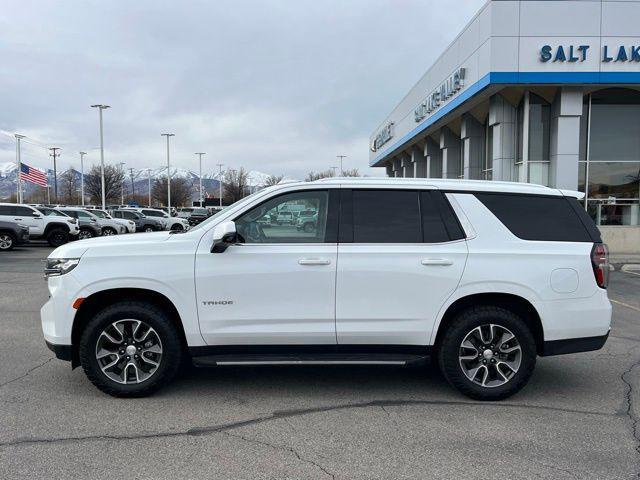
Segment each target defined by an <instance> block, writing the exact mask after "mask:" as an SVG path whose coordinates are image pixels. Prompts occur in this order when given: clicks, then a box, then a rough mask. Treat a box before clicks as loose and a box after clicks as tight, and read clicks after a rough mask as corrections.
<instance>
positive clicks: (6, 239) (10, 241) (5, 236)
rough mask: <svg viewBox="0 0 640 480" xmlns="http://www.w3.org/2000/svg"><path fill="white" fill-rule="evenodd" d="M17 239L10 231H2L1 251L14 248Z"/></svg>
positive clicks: (0, 236)
mask: <svg viewBox="0 0 640 480" xmlns="http://www.w3.org/2000/svg"><path fill="white" fill-rule="evenodd" d="M15 244H16V241H15V238H13V235H11V234H10V233H5V232H0V251H6V250H12V249H13V247H14V246H15Z"/></svg>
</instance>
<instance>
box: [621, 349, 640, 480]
mask: <svg viewBox="0 0 640 480" xmlns="http://www.w3.org/2000/svg"><path fill="white" fill-rule="evenodd" d="M638 365H640V360H638V361H636V362H635V363H633V364H631V366H630V367H629V368H627V369H626V370H625V371H624V372H622V374H621V375H620V380H622V382H623V383H624V384H625V386H626V389H625V390H626V391H625V393H624V399H625V402H626V404H627V408H626V410H625V412H624V413H625V415H626V416H627V417H629V420H630V421H631V434H632V435H633V439H634V441H635V442H636V452H638V453H640V436H638V422H639V419H638V417H637V415H636V414H635V413H634V408H633V384H632V383H631V380H630V379H629V380H628V379H627V377H628V376H629V375H631V372H632V370H633V369H634V368H635V367H637V366H638ZM638 477H640V473H639V474H638Z"/></svg>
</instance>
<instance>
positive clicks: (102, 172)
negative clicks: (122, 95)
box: [91, 104, 111, 210]
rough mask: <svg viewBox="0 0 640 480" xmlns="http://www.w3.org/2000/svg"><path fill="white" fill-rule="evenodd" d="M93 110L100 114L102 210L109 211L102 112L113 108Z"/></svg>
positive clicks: (98, 106)
mask: <svg viewBox="0 0 640 480" xmlns="http://www.w3.org/2000/svg"><path fill="white" fill-rule="evenodd" d="M91 108H97V109H98V112H99V114H100V177H101V179H100V181H101V185H102V209H103V210H106V209H107V203H106V199H105V194H104V137H103V135H102V111H103V110H106V109H107V108H111V107H110V106H109V105H100V104H96V105H91Z"/></svg>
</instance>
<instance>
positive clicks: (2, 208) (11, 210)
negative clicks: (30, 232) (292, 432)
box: [0, 205, 16, 223]
mask: <svg viewBox="0 0 640 480" xmlns="http://www.w3.org/2000/svg"><path fill="white" fill-rule="evenodd" d="M15 217H16V206H15V205H0V221H1V222H11V223H16V221H15V220H14V218H15Z"/></svg>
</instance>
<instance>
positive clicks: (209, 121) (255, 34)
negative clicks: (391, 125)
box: [0, 0, 482, 178]
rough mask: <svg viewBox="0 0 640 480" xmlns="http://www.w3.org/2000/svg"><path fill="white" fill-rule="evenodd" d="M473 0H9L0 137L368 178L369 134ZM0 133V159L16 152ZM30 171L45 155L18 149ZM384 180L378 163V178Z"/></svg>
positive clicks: (71, 159)
mask: <svg viewBox="0 0 640 480" xmlns="http://www.w3.org/2000/svg"><path fill="white" fill-rule="evenodd" d="M481 4H482V0H468V1H461V0H456V1H453V0H442V1H439V2H423V1H419V0H415V1H409V0H403V1H401V0H396V1H393V0H388V1H381V0H376V1H364V0H363V1H349V2H344V1H342V2H338V1H325V2H312V1H307V0H303V1H293V0H290V1H262V2H258V1H246V2H237V1H234V2H232V1H216V2H208V1H185V2H170V3H165V2H158V1H151V0H146V1H136V2H125V1H110V2H104V1H91V2H82V3H77V2H57V1H38V2H28V1H24V0H10V1H8V2H5V8H4V16H3V17H2V18H0V41H1V42H2V44H3V62H2V65H0V100H1V103H0V104H1V105H2V109H1V110H0V128H1V129H4V130H6V131H8V132H19V133H23V134H26V135H28V136H29V137H30V138H33V139H34V140H36V141H38V142H40V143H42V144H45V145H55V146H58V147H61V148H62V157H61V159H60V162H61V165H63V166H65V167H66V166H70V165H77V163H78V161H79V160H78V154H77V152H78V151H80V150H84V151H87V152H89V155H88V158H87V160H88V161H89V162H92V161H94V160H95V161H97V160H98V153H97V150H96V148H97V147H98V118H97V112H96V111H95V110H94V109H91V108H89V106H90V105H91V104H93V103H96V102H98V103H101V102H104V103H108V104H109V105H111V106H112V108H111V109H110V110H107V111H106V112H105V113H104V120H105V145H106V149H107V150H106V158H107V161H108V162H113V163H116V162H120V161H123V162H126V163H127V166H132V167H136V168H145V167H154V166H158V165H160V164H162V163H164V161H165V153H164V152H165V150H164V149H165V146H164V143H163V141H164V139H163V138H162V137H160V133H162V132H166V131H171V132H172V133H175V134H176V136H175V137H174V138H173V139H172V142H173V147H172V150H173V153H172V155H173V158H175V160H174V162H175V164H176V166H181V167H184V168H191V169H195V167H196V165H197V160H196V156H195V155H193V152H196V151H205V152H207V154H208V155H207V157H205V158H206V160H207V163H206V165H207V168H210V169H211V170H214V169H215V168H216V167H215V163H224V164H226V165H229V166H233V167H240V166H244V167H245V168H248V169H255V170H262V171H266V172H269V173H275V174H285V175H288V176H293V177H298V178H300V177H303V176H304V175H305V174H306V172H308V171H309V170H322V169H325V168H328V167H330V166H333V165H334V164H335V162H336V159H335V155H337V154H345V155H348V159H347V161H346V163H345V166H349V167H356V168H359V169H360V170H361V171H362V172H367V170H368V168H367V155H368V150H367V148H368V145H367V143H368V141H367V139H368V136H369V134H370V133H371V131H372V130H373V129H374V128H375V127H376V125H378V124H379V122H380V121H381V120H382V119H383V118H384V117H385V116H386V115H387V113H388V112H389V111H390V110H391V109H392V108H393V106H394V105H395V103H396V102H397V101H399V100H400V99H401V98H402V96H403V95H404V94H405V93H406V92H407V91H408V90H409V88H411V86H412V85H413V84H414V83H415V82H416V81H417V79H418V78H419V77H420V76H421V75H422V73H424V71H426V69H427V68H428V67H429V66H430V65H431V63H432V62H433V61H434V60H435V59H436V58H437V56H438V55H439V54H440V53H441V52H442V51H443V50H444V48H445V47H446V46H447V44H448V43H450V42H451V41H452V40H453V39H454V38H455V36H456V35H457V34H458V33H459V31H460V30H461V29H462V28H463V26H464V25H465V24H466V23H467V22H468V21H469V19H470V18H471V17H472V15H473V14H474V13H475V12H476V11H477V10H478V9H479V8H480V6H481ZM14 152H15V147H14V144H13V141H12V140H11V139H10V138H9V137H7V136H5V135H0V162H4V161H12V160H13V159H14V157H15V153H14ZM25 152H26V153H25V154H26V155H27V156H31V157H32V159H33V160H34V161H36V160H37V162H38V163H37V165H38V166H41V167H44V166H46V162H47V161H48V156H47V152H46V150H45V149H43V148H40V147H36V146H25ZM382 173H383V172H382V171H380V170H378V174H382Z"/></svg>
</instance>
